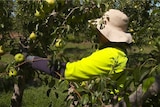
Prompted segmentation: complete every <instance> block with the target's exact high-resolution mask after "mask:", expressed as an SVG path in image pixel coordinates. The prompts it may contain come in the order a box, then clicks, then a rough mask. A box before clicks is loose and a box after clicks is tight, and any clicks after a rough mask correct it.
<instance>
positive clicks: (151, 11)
mask: <svg viewBox="0 0 160 107" xmlns="http://www.w3.org/2000/svg"><path fill="white" fill-rule="evenodd" d="M0 5H1V6H0V13H1V17H0V34H1V41H0V45H2V46H3V47H4V49H5V51H6V53H9V54H11V55H13V56H14V55H15V54H17V53H21V52H27V53H28V54H31V55H39V56H42V57H48V58H53V59H55V58H59V59H61V60H63V61H68V60H70V59H71V58H69V57H68V56H66V55H65V54H63V52H64V50H65V49H66V47H65V44H67V43H68V42H78V43H81V42H86V41H87V42H91V43H92V45H93V48H94V45H95V44H96V41H95V40H96V32H95V31H94V29H93V28H91V26H90V25H89V24H88V20H91V19H95V18H97V17H100V16H101V15H102V14H103V12H104V11H105V10H108V9H110V8H116V9H120V10H122V11H124V12H125V13H126V14H127V15H128V16H129V18H130V23H129V29H128V32H129V33H131V34H132V35H133V38H134V41H135V43H134V44H133V47H134V48H135V49H132V48H131V49H130V50H129V61H128V68H127V70H126V71H125V72H124V75H120V78H119V79H118V80H117V78H118V75H115V76H112V75H109V76H108V77H103V76H102V77H99V78H97V79H95V80H90V81H87V82H85V84H84V83H79V82H71V83H68V81H66V80H60V81H58V80H54V79H46V78H45V77H43V78H42V81H47V83H46V85H48V86H49V87H50V89H49V90H47V96H48V97H49V96H50V92H52V91H54V93H55V97H56V98H57V99H58V98H59V96H60V95H62V93H67V92H68V86H70V89H72V92H71V93H70V94H69V95H68V96H67V95H66V96H65V99H63V100H64V104H62V105H65V106H69V105H70V104H71V103H77V102H78V103H77V106H84V105H89V106H99V105H100V106H101V105H107V104H116V103H117V102H118V101H120V100H121V99H124V100H125V101H126V102H127V104H128V106H129V102H128V96H129V95H130V94H131V93H132V92H133V91H135V90H136V88H137V86H138V85H139V84H141V83H142V84H143V91H144V92H145V91H147V89H148V87H149V86H150V84H151V83H153V82H154V79H153V77H154V76H155V75H159V66H160V65H159V59H160V55H159V52H160V42H159V39H160V38H159V35H160V30H159V27H160V25H159V23H158V22H159V21H160V15H159V14H160V10H159V2H158V0H141V1H138V0H116V1H115V0H109V1H106V0H55V3H54V4H48V3H47V2H46V1H44V0H23V1H22V0H15V1H12V0H8V1H5V0H1V1H0ZM10 32H18V33H20V34H21V35H20V37H14V38H12V37H11V36H10ZM32 32H34V34H35V35H36V39H31V38H30V37H29V35H30V34H31V33H32ZM57 39H58V40H60V41H62V45H61V44H59V43H58V45H56V43H57ZM93 50H94V49H93ZM24 64H25V62H22V63H18V64H17V63H16V62H15V61H14V59H12V60H10V62H7V66H6V65H3V64H2V67H1V66H0V67H1V68H4V69H6V70H4V69H3V71H0V78H2V79H3V80H5V82H7V81H8V78H9V79H10V78H11V77H8V75H6V74H7V72H8V71H7V70H8V68H9V67H15V68H16V70H17V71H18V72H19V75H25V77H26V78H27V80H26V81H27V82H28V81H29V80H32V79H34V78H37V77H38V76H39V72H38V73H37V72H36V71H35V72H34V73H33V72H32V71H34V70H33V69H29V68H27V67H26V66H25V67H24V66H23V65H24ZM26 70H28V71H31V72H32V74H29V73H26ZM31 72H30V73H31ZM116 76H117V77H116ZM12 79H14V81H15V82H16V79H17V78H16V77H12ZM5 82H3V81H1V82H0V84H5ZM121 84H123V85H121ZM1 88H3V89H9V85H7V86H5V87H1ZM59 89H62V90H61V92H60V91H58V90H59ZM149 101H150V100H148V102H146V103H147V104H148V103H149V104H150V105H152V103H151V102H149ZM52 103H54V101H53V102H52ZM52 103H51V105H52ZM51 105H50V106H51Z"/></svg>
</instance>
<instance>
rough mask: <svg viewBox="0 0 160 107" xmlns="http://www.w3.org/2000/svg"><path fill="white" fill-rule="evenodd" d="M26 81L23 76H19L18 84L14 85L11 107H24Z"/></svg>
mask: <svg viewBox="0 0 160 107" xmlns="http://www.w3.org/2000/svg"><path fill="white" fill-rule="evenodd" d="M24 85H25V80H24V77H23V76H18V81H17V83H15V84H14V92H13V95H12V98H11V106H10V107H21V106H22V97H23V92H24Z"/></svg>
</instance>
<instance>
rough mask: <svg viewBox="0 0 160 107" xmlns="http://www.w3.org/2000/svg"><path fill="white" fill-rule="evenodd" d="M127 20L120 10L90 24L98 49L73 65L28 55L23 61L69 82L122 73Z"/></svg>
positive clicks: (127, 41) (129, 41)
mask: <svg viewBox="0 0 160 107" xmlns="http://www.w3.org/2000/svg"><path fill="white" fill-rule="evenodd" d="M128 22H129V19H128V17H127V16H126V14H124V13H123V12H121V11H120V10H116V9H110V10H109V11H107V12H105V13H104V15H103V16H102V17H101V18H98V19H96V20H94V21H90V23H91V24H92V25H96V29H97V32H98V40H99V44H100V46H101V49H100V50H98V51H96V52H94V53H93V54H91V55H90V56H88V57H86V58H82V59H81V60H78V61H75V62H67V63H56V62H55V63H53V64H52V65H50V63H49V62H50V61H49V60H46V59H43V58H41V57H38V56H28V57H27V58H26V60H27V61H28V62H29V63H30V64H31V66H32V67H33V68H34V69H37V70H40V71H42V72H45V73H47V74H49V75H52V76H53V77H57V74H60V75H62V76H63V77H64V78H65V79H67V80H70V81H84V80H89V79H93V78H95V77H97V76H100V75H106V76H107V75H108V74H116V73H120V72H122V71H123V70H124V69H125V67H126V63H127V60H128V58H127V55H126V48H127V45H129V44H130V43H131V42H132V36H131V35H130V34H129V33H126V31H127V27H128Z"/></svg>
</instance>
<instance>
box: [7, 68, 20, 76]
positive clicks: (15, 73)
mask: <svg viewBox="0 0 160 107" xmlns="http://www.w3.org/2000/svg"><path fill="white" fill-rule="evenodd" d="M17 74H18V73H17V70H16V69H15V68H14V67H10V68H9V73H8V75H9V77H14V76H16V75H17Z"/></svg>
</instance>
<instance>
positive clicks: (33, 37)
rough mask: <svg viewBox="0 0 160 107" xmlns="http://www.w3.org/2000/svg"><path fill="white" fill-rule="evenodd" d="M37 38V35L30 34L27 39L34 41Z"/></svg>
mask: <svg viewBox="0 0 160 107" xmlns="http://www.w3.org/2000/svg"><path fill="white" fill-rule="evenodd" d="M36 38H37V35H36V34H35V33H34V32H32V33H31V34H30V35H29V39H30V40H35V39H36Z"/></svg>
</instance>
